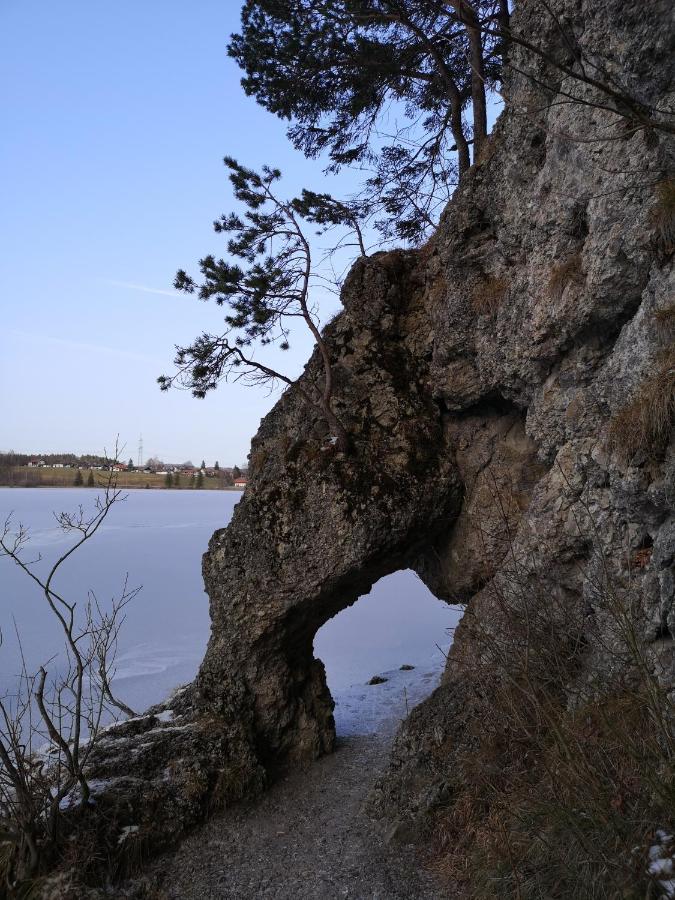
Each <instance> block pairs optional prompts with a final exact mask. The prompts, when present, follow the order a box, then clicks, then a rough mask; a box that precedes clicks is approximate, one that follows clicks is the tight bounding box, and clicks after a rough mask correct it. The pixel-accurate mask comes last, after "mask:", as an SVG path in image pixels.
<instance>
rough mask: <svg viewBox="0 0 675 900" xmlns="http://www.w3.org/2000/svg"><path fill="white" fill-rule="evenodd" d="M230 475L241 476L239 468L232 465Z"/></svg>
mask: <svg viewBox="0 0 675 900" xmlns="http://www.w3.org/2000/svg"><path fill="white" fill-rule="evenodd" d="M232 477H233V478H241V469H240V468H239V466H232Z"/></svg>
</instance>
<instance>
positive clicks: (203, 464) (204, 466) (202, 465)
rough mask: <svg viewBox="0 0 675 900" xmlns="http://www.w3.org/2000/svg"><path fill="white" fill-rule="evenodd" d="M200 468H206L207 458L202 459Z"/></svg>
mask: <svg viewBox="0 0 675 900" xmlns="http://www.w3.org/2000/svg"><path fill="white" fill-rule="evenodd" d="M199 468H200V469H205V468H206V462H205V460H202V464H201V466H200V467H199Z"/></svg>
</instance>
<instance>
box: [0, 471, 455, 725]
mask: <svg viewBox="0 0 675 900" xmlns="http://www.w3.org/2000/svg"><path fill="white" fill-rule="evenodd" d="M95 496H96V494H95V492H94V491H92V490H87V489H80V488H64V489H58V488H55V489H47V488H44V489H21V488H0V516H2V520H3V521H4V519H5V518H6V517H7V515H9V514H10V513H12V514H13V521H14V523H15V524H18V522H22V523H23V524H24V525H26V526H28V527H29V528H30V531H31V536H32V540H31V543H30V546H29V549H28V551H27V555H28V556H30V557H36V556H37V555H38V554H40V555H41V556H42V558H43V561H44V563H40V564H39V565H40V566H42V565H43V564H45V563H50V562H53V561H54V559H56V558H57V556H58V555H60V553H62V552H63V551H64V549H66V548H67V547H68V546H70V544H71V543H72V542H73V538H72V536H67V535H64V534H63V533H62V532H61V530H60V529H59V528H58V526H57V524H56V522H55V521H54V516H53V512H54V511H57V512H58V511H61V510H71V511H72V510H75V509H76V508H77V506H78V505H79V504H82V505H83V506H84V507H85V509H91V508H92V505H93V502H94V499H95ZM240 497H241V495H240V494H239V493H238V492H234V491H194V490H191V491H188V490H184V491H129V492H128V493H127V499H126V501H125V502H124V503H118V504H116V505H115V507H113V509H112V511H111V512H110V514H109V516H108V518H107V520H106V522H105V524H104V525H103V526H102V527H101V529H100V531H99V532H98V533H97V535H96V536H95V537H94V538H93V539H92V541H91V542H90V543H88V544H87V545H85V546H84V547H83V548H82V549H80V550H78V552H77V554H75V555H74V556H73V557H72V559H71V560H69V561H68V562H67V563H66V564H65V565H64V567H63V568H62V570H61V573H60V577H59V579H58V581H57V582H56V589H57V590H59V591H60V592H61V593H62V595H64V596H66V597H68V598H72V599H77V600H78V601H84V600H86V595H87V591H88V590H93V591H94V592H95V594H96V596H97V597H98V599H99V600H100V601H109V599H110V598H111V597H112V596H114V595H117V594H119V591H120V586H121V584H122V582H123V579H124V576H125V574H126V573H128V575H129V585H130V586H132V587H133V586H136V585H142V586H143V589H142V591H141V593H140V594H139V595H138V596H137V597H136V598H135V600H134V601H133V602H132V604H130V605H129V606H128V607H127V618H126V622H125V624H124V627H123V631H122V633H121V635H120V641H119V650H118V656H117V676H116V680H115V685H116V690H117V693H118V694H119V695H120V697H121V698H122V699H124V700H125V701H126V702H127V703H128V704H129V705H130V706H132V707H133V708H134V709H137V710H142V709H144V708H146V707H147V706H149V705H151V704H152V703H156V702H158V701H160V700H162V699H163V698H164V697H165V696H166V695H167V694H168V693H169V692H170V691H171V690H172V689H173V688H175V687H177V686H178V685H180V684H183V683H184V682H186V681H189V680H190V679H192V678H193V676H194V675H195V673H196V671H197V668H198V666H199V663H200V661H201V658H202V655H203V653H204V649H205V647H206V642H207V639H208V635H209V616H208V599H207V597H206V595H205V594H204V591H203V585H202V578H201V556H202V553H203V552H204V551H205V550H206V546H207V543H208V540H209V538H210V536H211V534H212V533H213V531H214V530H215V529H216V528H222V527H223V526H224V525H226V524H227V523H228V522H229V520H230V517H231V515H232V510H233V508H234V505H235V503H237V502H238V501H239V499H240ZM0 585H1V586H2V613H1V615H0V627H1V628H2V635H3V645H2V647H1V648H0V688H2V689H3V690H4V689H7V688H10V687H11V685H12V683H13V681H14V678H15V676H16V673H17V671H18V669H19V652H18V646H17V641H16V638H15V628H14V622H16V627H17V629H18V631H19V634H20V635H21V639H22V644H23V649H24V653H25V656H26V658H27V662H28V665H29V667H30V668H33V669H34V668H37V667H38V666H39V665H41V664H42V663H44V662H46V661H47V660H48V659H49V658H50V657H51V656H52V655H53V653H54V649H55V637H56V631H55V629H54V627H53V625H52V624H51V622H50V621H49V618H48V617H47V615H46V614H45V612H44V603H45V601H44V598H43V596H42V595H41V593H40V592H39V590H38V589H36V587H35V586H34V585H33V584H32V583H31V582H30V580H29V579H28V578H26V576H25V575H23V574H22V573H21V572H20V571H19V569H18V568H17V566H16V565H15V564H14V563H13V562H11V560H7V559H0ZM459 616H460V613H459V612H457V611H456V610H454V609H453V608H451V607H449V606H447V605H445V604H443V603H441V602H439V601H438V600H437V599H435V598H434V597H433V596H432V595H431V594H430V593H429V591H428V590H427V589H426V587H425V586H424V585H423V584H422V583H421V582H420V581H419V579H417V577H416V576H415V575H414V574H413V573H412V572H397V573H395V574H393V575H390V576H388V577H387V578H383V579H381V580H380V581H379V582H378V583H377V584H376V585H374V587H373V589H372V590H371V592H370V594H368V595H367V596H366V597H363V598H361V599H360V600H359V601H358V602H357V603H356V604H355V605H354V606H352V607H351V608H350V609H348V610H345V611H344V612H342V613H340V614H339V615H338V616H336V617H335V618H334V619H332V620H331V621H330V622H328V623H326V625H324V627H323V628H322V629H321V630H320V631H319V632H318V634H317V636H316V640H315V652H316V655H317V656H318V657H319V658H320V659H322V660H323V661H324V663H325V665H326V670H327V675H328V683H329V686H330V688H331V691H332V693H333V696H334V698H335V700H336V710H335V716H336V723H337V727H338V732H341V733H350V732H352V733H353V732H364V731H365V732H367V731H371V730H374V729H375V728H377V727H380V725H381V724H382V723H383V722H384V720H385V719H388V718H389V719H390V718H391V717H392V716H394V717H402V716H403V715H404V714H405V710H406V707H409V706H411V705H414V703H416V702H418V701H419V700H420V699H421V698H422V697H423V696H424V695H425V694H427V693H428V692H429V691H430V690H431V689H432V688H433V687H434V686H435V684H436V683H437V681H438V677H439V675H440V671H441V668H442V665H443V661H444V653H445V652H447V648H448V646H449V644H450V640H451V638H450V636H449V630H451V629H452V628H453V627H454V626H455V625H456V623H457V621H458V619H459ZM403 664H406V665H412V666H415V669H414V670H413V671H400V668H399V667H400V666H401V665H403ZM375 674H380V675H382V674H384V675H386V676H387V677H388V681H387V682H386V683H384V684H381V685H376V686H366V682H367V681H368V680H369V679H370V677H371V676H372V675H375Z"/></svg>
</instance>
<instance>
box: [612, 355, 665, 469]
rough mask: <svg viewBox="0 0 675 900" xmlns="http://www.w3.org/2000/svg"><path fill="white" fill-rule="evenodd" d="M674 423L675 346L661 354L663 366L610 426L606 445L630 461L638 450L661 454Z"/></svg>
mask: <svg viewBox="0 0 675 900" xmlns="http://www.w3.org/2000/svg"><path fill="white" fill-rule="evenodd" d="M674 424H675V348H671V349H669V350H667V351H665V352H664V353H662V354H661V355H660V368H659V370H658V371H657V372H656V373H655V374H654V375H651V376H650V377H649V378H646V379H645V381H643V382H642V384H641V385H640V387H639V388H638V391H637V393H636V394H635V396H634V397H633V399H632V400H631V401H630V402H629V403H627V404H626V405H625V406H624V407H623V408H622V409H620V410H619V411H618V412H617V413H616V415H615V416H614V418H613V419H612V421H611V422H610V425H609V432H608V435H607V446H608V448H609V449H610V450H615V451H616V452H617V453H619V455H620V456H621V457H622V458H623V459H625V460H627V461H629V460H631V459H633V457H635V456H636V455H637V454H638V453H645V454H646V455H647V456H648V457H649V458H655V457H658V456H659V455H660V454H661V453H662V452H663V451H664V449H665V448H666V446H667V444H668V441H669V440H670V437H671V434H672V430H673V425H674Z"/></svg>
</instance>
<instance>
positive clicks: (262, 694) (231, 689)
mask: <svg viewBox="0 0 675 900" xmlns="http://www.w3.org/2000/svg"><path fill="white" fill-rule="evenodd" d="M415 259H416V257H415V256H414V255H412V254H404V253H392V254H382V255H379V256H376V257H374V258H372V259H370V260H366V261H362V262H361V263H359V264H357V266H356V267H355V269H354V270H353V272H352V273H351V275H350V277H349V279H348V282H347V285H346V287H345V290H344V293H343V302H344V305H345V309H346V311H345V313H343V315H342V316H340V317H338V319H337V320H335V322H334V323H333V324H332V325H331V326H330V327H329V328H328V329H327V335H326V337H327V341H328V342H329V345H330V346H331V348H332V351H333V355H334V358H335V359H336V360H337V364H336V371H335V374H336V382H337V385H338V393H337V396H338V403H339V405H340V409H339V412H340V415H341V416H342V418H343V419H344V420H345V421H346V422H347V423H348V427H349V430H350V433H351V434H352V436H353V440H354V451H353V453H351V454H348V455H344V454H341V453H336V452H335V451H334V448H333V446H332V445H331V444H330V443H329V442H327V440H326V437H325V434H324V432H323V431H322V430H321V424H322V423H321V422H320V421H317V419H316V418H315V415H314V413H313V411H312V410H310V409H308V408H307V406H306V405H303V404H302V402H301V401H300V400H299V399H298V398H297V397H296V396H295V394H294V392H293V390H292V389H291V390H290V391H288V393H287V394H286V395H285V396H284V397H283V398H282V400H281V401H280V402H279V403H278V404H277V406H276V407H275V409H274V410H273V411H272V412H271V413H270V414H269V415H268V416H267V418H266V419H265V420H264V421H263V423H262V425H261V429H260V431H259V433H258V435H257V437H256V439H255V440H254V443H253V448H252V453H251V469H252V471H251V478H250V481H249V484H248V487H247V489H246V494H245V496H244V499H243V500H242V502H241V503H239V504H238V505H237V507H236V509H235V512H234V516H233V518H232V521H231V523H230V524H229V526H228V527H227V528H226V529H224V530H222V531H218V532H216V533H215V534H214V535H213V537H212V539H211V542H210V544H209V549H208V552H207V553H206V554H205V557H204V565H203V571H204V581H205V585H206V589H207V592H208V594H209V597H210V609H211V618H212V634H211V639H210V642H209V646H208V650H207V653H206V656H205V659H204V662H203V664H202V667H201V670H200V673H199V676H198V679H197V681H196V685H195V701H196V704H197V707H198V708H199V709H201V710H202V711H203V712H206V713H209V714H216V715H218V716H222V717H224V718H225V719H226V720H229V721H232V720H236V721H238V722H244V723H246V727H247V729H248V733H249V739H250V741H251V743H252V745H253V746H254V747H255V750H256V753H257V756H258V758H259V760H260V762H261V763H262V764H263V765H264V766H265V767H266V768H269V767H270V766H271V767H274V765H275V764H276V763H277V762H280V761H287V760H297V759H308V758H314V757H316V756H318V755H320V754H322V753H325V752H329V751H330V750H331V749H332V748H333V744H334V740H335V727H334V722H333V717H332V709H333V701H332V698H331V696H330V693H329V691H328V688H327V686H326V680H325V673H324V670H323V665H322V664H321V663H320V662H319V661H318V660H316V659H315V658H314V655H313V649H312V648H313V640H314V636H315V634H316V632H317V631H318V630H319V628H320V627H321V626H322V625H323V624H324V623H325V622H326V621H328V619H330V618H332V617H333V616H335V615H336V614H337V613H338V612H340V611H341V610H343V609H345V608H347V607H348V606H350V605H351V604H353V603H354V602H355V601H356V600H357V599H358V598H359V597H360V596H362V595H363V594H365V593H367V592H368V591H369V590H370V588H371V587H372V585H373V584H374V583H375V582H376V581H378V580H379V579H380V578H382V577H383V576H385V575H388V574H390V573H392V572H395V571H398V570H399V569H401V568H407V567H410V568H413V569H415V570H416V571H417V572H418V573H419V574H420V576H421V577H422V578H423V580H425V582H426V583H427V586H428V587H429V588H430V590H431V591H432V593H434V594H435V595H436V596H437V597H439V598H440V599H447V600H451V599H454V598H455V597H456V594H457V592H456V590H455V588H454V586H453V584H452V583H451V582H452V581H453V580H454V581H456V583H457V585H458V587H459V589H460V591H461V593H462V594H463V595H464V596H468V595H469V594H470V593H471V590H473V589H475V587H476V584H477V583H479V582H480V580H481V578H482V574H481V565H480V561H479V560H478V559H477V558H473V559H472V558H471V557H472V553H473V554H474V556H475V553H474V551H475V547H474V546H473V545H472V542H471V540H470V538H468V537H467V530H468V531H470V528H469V525H468V523H467V521H465V520H466V517H467V516H470V515H471V512H472V508H471V503H468V504H467V503H464V494H465V489H466V485H467V484H468V483H469V482H472V483H473V482H476V479H480V478H481V477H484V476H482V475H481V473H482V472H484V470H485V467H486V466H487V464H488V463H489V462H490V461H491V460H492V461H493V462H499V461H500V460H501V462H502V463H505V468H506V469H507V470H508V472H509V477H510V478H512V479H513V478H514V473H515V475H516V476H520V478H521V480H522V471H521V469H522V470H523V471H524V466H525V463H526V462H527V463H531V462H532V458H533V454H534V445H533V444H532V442H531V441H529V440H528V439H527V438H526V437H525V435H524V432H523V424H522V417H521V415H520V413H519V412H518V411H517V410H515V409H514V408H513V407H512V406H510V405H509V404H506V403H504V402H502V401H499V402H493V403H490V402H486V403H483V404H481V406H480V409H477V410H476V412H475V414H472V413H471V411H468V412H467V413H466V414H464V415H463V416H459V417H458V416H457V415H448V414H447V413H446V412H445V410H444V408H443V405H442V404H439V403H437V402H436V400H435V399H434V397H433V396H432V393H431V390H430V387H429V381H428V363H429V354H428V353H425V352H424V347H423V346H420V341H422V343H423V341H424V335H425V328H424V321H423V317H424V315H425V307H424V306H423V305H422V300H423V298H424V289H423V284H421V283H419V282H417V281H416V279H415V268H414V266H412V265H411V262H412V261H414V260H415ZM411 320H413V321H411ZM314 365H315V361H314V360H313V361H310V364H309V366H308V371H307V372H306V373H305V375H304V376H303V377H304V378H311V377H312V370H313V366H314ZM462 446H464V447H468V448H469V449H470V453H469V454H466V453H465V454H464V455H462V453H461V447H462ZM458 448H460V452H459V453H458ZM515 480H518V478H517V477H516V479H515ZM478 493H480V492H478ZM475 495H476V491H475V490H472V496H475ZM462 509H464V512H463V513H462V516H463V518H462V516H460V512H462ZM458 517H459V519H458ZM450 548H452V552H451V551H450ZM457 548H459V551H460V554H461V558H460V559H458V558H457V552H456V551H457ZM453 553H454V557H453ZM446 567H449V568H448V571H449V572H451V573H454V574H453V575H452V577H451V578H450V579H449V578H448V577H447V572H446V571H445V569H446Z"/></svg>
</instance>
